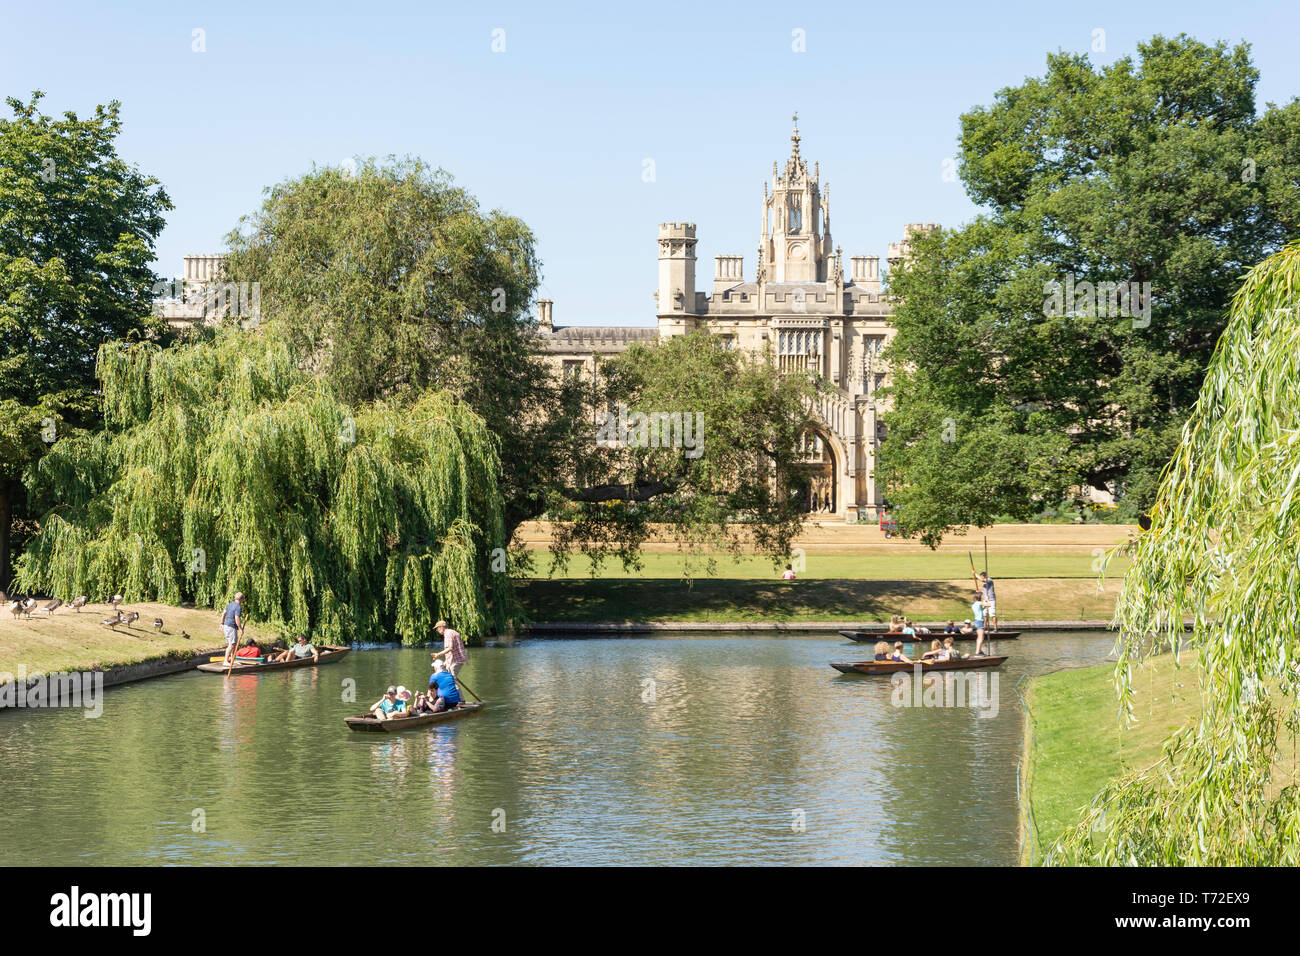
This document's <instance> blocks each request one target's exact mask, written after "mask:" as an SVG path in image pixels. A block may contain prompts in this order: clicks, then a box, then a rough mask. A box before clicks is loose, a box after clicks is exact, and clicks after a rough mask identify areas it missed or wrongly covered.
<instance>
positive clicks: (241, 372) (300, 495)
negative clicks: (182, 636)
mask: <svg viewBox="0 0 1300 956" xmlns="http://www.w3.org/2000/svg"><path fill="white" fill-rule="evenodd" d="M99 367H100V374H101V376H102V385H103V392H102V404H103V412H104V417H105V420H106V428H105V429H104V430H102V431H99V432H97V433H94V434H85V435H77V436H73V437H70V438H65V439H62V440H61V441H59V442H58V443H57V444H55V445H54V447H53V448H52V449H51V450H50V452H49V453H48V454H47V455H46V456H45V457H44V458H43V459H42V460H41V463H40V466H39V469H38V470H37V471H38V473H37V474H34V475H32V486H33V487H32V492H33V495H34V496H39V497H40V500H42V501H45V502H47V503H49V504H50V505H51V510H50V512H49V513H48V514H46V515H45V516H44V518H43V519H42V522H41V530H40V533H39V534H38V535H37V536H36V537H35V538H34V539H33V540H32V541H31V543H30V545H29V546H28V548H27V550H26V552H25V553H24V554H23V556H22V557H21V558H20V560H19V564H18V580H19V583H20V584H21V585H22V586H23V587H24V588H27V589H30V590H43V591H46V592H49V593H53V594H58V595H60V596H63V597H64V598H65V599H67V598H68V597H71V596H73V595H76V594H91V595H107V594H111V593H114V592H117V593H121V594H122V595H123V596H125V597H126V599H127V600H128V601H144V600H157V601H163V602H166V603H169V604H177V603H180V602H181V601H183V600H192V601H195V602H196V603H198V604H200V605H202V606H215V605H217V604H219V603H220V602H222V601H225V600H227V599H228V598H229V596H230V595H231V594H233V593H234V592H235V591H237V590H242V591H244V592H245V594H246V595H247V596H248V598H249V608H250V614H251V615H252V616H253V617H254V618H255V619H261V620H265V621H269V622H272V623H276V624H280V625H282V626H283V627H285V628H286V629H288V628H291V629H293V630H294V631H302V632H313V633H315V634H318V635H321V636H323V637H324V638H326V639H329V640H335V641H338V640H343V641H350V640H355V639H363V640H364V639H370V640H386V639H388V638H389V636H390V635H392V634H397V635H400V636H401V638H402V639H403V640H404V641H406V642H408V643H415V642H420V641H424V640H428V638H429V635H430V633H431V632H432V629H433V623H434V621H436V620H437V618H438V617H439V616H442V617H446V618H448V619H451V620H454V621H456V624H457V627H458V628H459V629H460V630H462V631H464V632H465V633H466V634H468V635H474V636H478V635H482V634H484V633H486V632H487V631H489V630H492V629H500V628H502V627H503V626H504V625H505V622H506V620H507V618H508V617H509V616H511V615H512V614H513V613H514V600H513V597H512V591H511V588H510V580H509V577H508V575H507V574H506V573H505V571H506V566H505V552H504V551H503V550H501V549H503V548H504V547H505V545H506V540H507V539H506V536H505V528H504V524H503V520H502V508H501V497H500V491H499V488H498V481H499V467H500V466H499V462H498V458H497V442H496V438H495V437H494V436H493V435H492V434H491V433H490V432H489V431H488V429H487V428H486V427H485V425H484V423H483V420H482V419H481V418H479V416H477V415H476V414H474V412H473V411H472V410H471V409H470V408H469V407H468V405H466V404H465V403H464V402H461V401H459V400H457V399H456V398H455V396H453V395H450V394H449V393H447V392H441V391H434V390H428V391H425V392H423V393H421V394H420V395H419V396H418V397H417V398H415V399H413V400H412V401H409V402H403V403H399V404H394V403H388V402H374V403H367V404H365V405H362V406H352V405H349V404H348V403H345V402H343V401H341V400H340V399H339V397H338V395H337V394H336V392H335V389H334V387H333V386H332V385H331V384H330V383H329V382H328V381H326V380H325V379H324V377H322V376H320V375H312V374H310V373H308V372H306V371H304V370H303V369H302V368H301V359H300V357H299V356H297V355H296V354H295V353H294V351H293V348H292V346H291V345H290V343H289V342H288V336H286V335H285V334H284V333H283V332H282V331H281V330H280V329H279V328H278V327H277V326H276V325H275V324H274V323H269V324H267V325H266V326H265V327H263V328H262V329H260V330H255V331H243V330H241V329H238V328H226V329H222V330H220V331H218V332H217V333H216V334H215V337H213V336H211V335H210V334H209V335H205V336H204V337H203V339H202V340H200V341H198V342H194V343H190V344H183V345H177V346H174V347H172V348H169V349H162V348H160V347H159V346H157V345H155V344H153V343H140V344H135V345H129V344H126V343H122V342H115V343H110V344H109V345H105V346H103V347H102V348H101V350H100V366H99Z"/></svg>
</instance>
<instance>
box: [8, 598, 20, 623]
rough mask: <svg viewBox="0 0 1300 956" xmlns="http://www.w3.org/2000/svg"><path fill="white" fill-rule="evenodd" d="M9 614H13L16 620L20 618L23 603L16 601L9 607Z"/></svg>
mask: <svg viewBox="0 0 1300 956" xmlns="http://www.w3.org/2000/svg"><path fill="white" fill-rule="evenodd" d="M9 613H10V614H12V615H13V616H14V618H15V620H16V619H17V618H18V615H19V614H22V613H23V604H22V602H21V601H14V602H13V603H12V604H10V605H9Z"/></svg>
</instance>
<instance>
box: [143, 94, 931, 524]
mask: <svg viewBox="0 0 1300 956" xmlns="http://www.w3.org/2000/svg"><path fill="white" fill-rule="evenodd" d="M799 140H800V137H799V127H798V125H797V118H796V125H795V128H794V133H793V134H792V135H791V137H790V144H791V147H790V156H789V158H788V159H786V161H785V168H784V169H783V170H782V169H780V168H779V167H778V165H777V164H776V163H773V164H772V182H771V185H770V188H769V186H768V184H764V186H763V219H762V222H763V225H762V234H761V236H760V238H759V245H758V261H757V263H756V265H755V267H754V277H753V280H752V281H747V280H746V278H745V268H744V257H743V256H739V255H727V256H717V257H716V258H715V260H714V262H715V265H714V273H713V290H712V293H711V294H710V293H708V292H706V291H704V290H702V289H697V288H696V281H695V262H696V259H695V244H696V232H695V224H694V223H691V222H665V223H660V224H659V285H658V290H657V291H656V292H655V300H656V302H657V308H656V310H655V311H656V313H657V316H658V324H657V325H653V326H650V325H646V326H590V325H570V326H557V325H555V324H554V322H553V318H552V308H553V303H552V301H551V300H549V299H542V300H540V301H539V302H538V313H537V324H538V328H539V331H540V332H541V336H542V342H543V348H544V349H545V351H546V353H547V354H548V356H549V358H550V360H551V361H552V363H553V364H554V366H555V367H556V369H557V371H562V372H563V373H564V374H566V375H578V376H583V377H590V376H594V375H596V374H597V366H598V363H599V362H600V360H601V359H602V358H604V357H608V356H612V355H615V354H617V353H619V352H622V351H623V350H625V349H626V348H627V347H628V345H630V344H631V343H632V342H637V341H652V340H654V339H657V338H659V337H661V336H668V335H683V334H685V333H687V332H691V331H695V330H702V331H705V332H708V333H709V334H711V335H716V336H719V337H720V338H721V339H722V340H723V342H724V344H725V346H726V347H727V348H738V349H748V350H753V351H759V352H761V351H763V350H764V349H766V348H769V347H770V348H771V350H772V352H773V354H774V355H775V357H776V359H777V361H778V363H779V365H780V367H781V368H782V369H804V370H810V371H812V372H815V373H817V374H818V375H820V376H821V377H822V378H823V379H824V380H825V381H826V382H828V383H829V384H830V385H831V390H830V391H829V392H828V393H827V394H826V395H824V396H823V397H822V398H821V399H820V401H819V404H818V405H817V406H816V407H815V408H814V409H813V415H814V419H815V421H816V427H815V429H814V431H812V432H811V433H810V434H808V435H807V436H806V440H805V442H804V447H803V452H804V454H803V464H804V468H805V469H806V470H807V475H806V477H807V481H806V490H805V491H804V495H805V504H806V507H807V509H808V511H809V512H810V513H814V514H823V515H826V516H827V517H831V518H836V519H839V520H843V521H846V522H850V523H852V522H857V521H859V520H864V521H875V520H877V518H878V517H879V510H880V507H881V503H882V498H881V491H880V488H879V487H878V486H877V484H876V477H875V460H876V451H877V449H878V448H879V446H880V442H881V440H882V439H883V438H884V434H883V427H882V426H881V425H880V423H879V421H878V416H879V414H880V412H881V411H882V410H883V409H882V407H881V405H880V403H879V402H878V401H877V395H876V393H877V391H878V390H879V389H881V388H882V387H884V386H885V385H886V384H887V383H888V380H889V378H888V376H889V370H888V369H887V368H886V367H885V365H884V364H883V363H882V361H881V355H880V353H881V350H882V349H883V348H884V347H885V344H886V343H887V342H888V341H889V339H890V337H891V336H892V335H893V328H892V326H891V325H890V321H889V320H890V316H891V315H892V311H893V310H892V307H891V305H890V303H889V300H888V299H887V298H886V297H885V296H884V295H882V294H881V291H880V257H879V256H851V257H850V258H849V272H848V274H847V275H846V274H845V272H844V261H843V256H842V255H841V252H840V249H839V247H838V246H836V245H834V243H833V242H832V240H831V212H830V208H831V206H830V186H829V184H828V185H827V186H826V187H825V188H823V186H822V184H821V177H820V170H819V168H818V165H817V164H816V163H814V164H813V167H812V170H811V171H810V170H809V168H808V162H807V161H806V160H805V159H804V158H803V157H802V156H801V155H800V154H799ZM938 228H939V227H938V225H936V224H934V223H911V224H909V225H907V226H906V227H905V228H904V231H903V239H902V241H901V242H893V243H890V244H889V254H888V256H887V257H886V261H887V263H888V264H889V265H890V266H891V267H892V266H893V265H895V264H897V263H898V262H899V261H900V260H901V259H903V258H904V257H905V256H906V255H907V251H908V239H909V237H911V236H913V235H915V234H916V233H918V232H923V231H930V230H935V229H938ZM221 259H222V257H221V256H219V255H218V256H198V255H194V256H186V257H185V276H184V283H185V287H186V288H191V287H196V288H199V289H202V288H209V289H211V288H217V287H219V279H220V271H221ZM232 294H233V293H232ZM185 298H186V299H187V300H190V301H189V303H188V304H187V303H182V301H181V300H180V298H176V297H172V298H165V297H164V298H162V299H160V301H159V303H158V305H159V308H160V312H161V314H162V315H164V316H165V317H166V318H167V319H168V320H169V321H170V322H172V323H173V324H176V325H180V324H189V323H191V322H194V321H205V318H204V313H203V311H202V309H203V308H204V305H203V298H202V296H201V295H200V296H197V297H190V296H188V295H187V296H186V297H185ZM194 301H197V302H198V303H199V305H198V306H195V305H194V304H193V302H194ZM195 308H198V309H199V310H200V311H198V312H196V311H195Z"/></svg>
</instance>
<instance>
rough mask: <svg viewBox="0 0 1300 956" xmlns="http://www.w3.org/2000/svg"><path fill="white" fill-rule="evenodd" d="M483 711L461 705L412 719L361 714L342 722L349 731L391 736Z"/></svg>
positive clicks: (478, 707) (479, 705) (419, 715)
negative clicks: (383, 717) (380, 717)
mask: <svg viewBox="0 0 1300 956" xmlns="http://www.w3.org/2000/svg"><path fill="white" fill-rule="evenodd" d="M482 709H483V705H482V704H471V703H462V704H461V705H460V706H458V707H456V708H454V709H452V710H444V711H441V712H440V713H437V714H417V715H416V716H414V717H390V718H389V719H388V720H380V719H379V718H377V717H371V716H370V715H369V714H362V715H361V716H359V717H344V718H343V720H344V722H345V723H346V724H347V725H348V729H349V730H359V731H361V732H362V733H372V734H392V733H398V732H400V731H403V730H411V729H412V728H414V727H427V726H429V725H430V724H440V723H442V722H443V721H444V720H455V719H456V718H458V717H468V716H469V715H470V714H475V713H478V712H479V711H480V710H482Z"/></svg>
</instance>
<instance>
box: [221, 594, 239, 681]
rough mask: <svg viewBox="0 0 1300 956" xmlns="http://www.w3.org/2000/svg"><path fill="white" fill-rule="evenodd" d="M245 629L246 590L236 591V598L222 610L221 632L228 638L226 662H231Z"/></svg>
mask: <svg viewBox="0 0 1300 956" xmlns="http://www.w3.org/2000/svg"><path fill="white" fill-rule="evenodd" d="M243 630H244V592H243V591H236V592H235V599H234V600H233V601H231V602H230V603H229V604H227V605H226V609H225V610H224V611H222V612H221V633H222V635H223V636H224V637H225V639H226V659H225V661H223V663H225V664H230V662H231V660H232V658H233V657H234V656H235V648H236V646H238V644H239V635H240V633H241V632H242V631H243Z"/></svg>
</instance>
